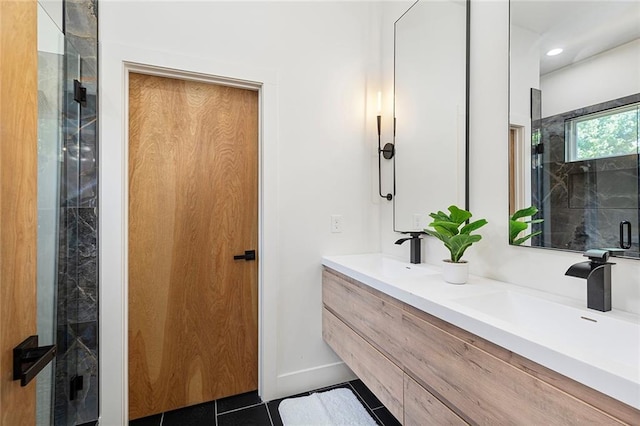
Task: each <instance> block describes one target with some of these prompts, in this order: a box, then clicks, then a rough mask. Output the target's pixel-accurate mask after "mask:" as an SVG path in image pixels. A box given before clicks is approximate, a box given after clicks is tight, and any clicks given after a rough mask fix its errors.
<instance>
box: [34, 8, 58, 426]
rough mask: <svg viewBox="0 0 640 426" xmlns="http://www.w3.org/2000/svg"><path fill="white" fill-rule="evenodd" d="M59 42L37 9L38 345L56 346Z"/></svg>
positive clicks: (48, 376) (45, 416)
mask: <svg viewBox="0 0 640 426" xmlns="http://www.w3.org/2000/svg"><path fill="white" fill-rule="evenodd" d="M63 68H64V36H63V34H62V31H61V29H60V28H59V27H58V26H57V25H56V24H55V22H54V20H53V19H51V17H50V16H49V15H48V14H47V12H46V11H45V9H43V7H42V6H41V5H40V4H38V148H37V149H38V254H37V265H38V268H37V296H38V308H37V309H38V317H37V325H38V337H39V345H41V346H44V345H53V344H55V343H56V340H57V339H56V311H57V304H56V300H57V259H58V223H59V205H60V192H59V188H60V161H61V145H62V111H63V105H62V85H63ZM54 377H55V360H54V361H53V362H51V363H49V364H48V365H47V366H46V367H45V368H44V369H43V370H42V371H41V372H40V374H39V375H38V379H37V382H36V383H37V384H36V394H37V399H36V401H37V414H36V419H37V424H38V425H43V426H44V425H51V424H53V395H54V392H53V389H54V380H55V379H54Z"/></svg>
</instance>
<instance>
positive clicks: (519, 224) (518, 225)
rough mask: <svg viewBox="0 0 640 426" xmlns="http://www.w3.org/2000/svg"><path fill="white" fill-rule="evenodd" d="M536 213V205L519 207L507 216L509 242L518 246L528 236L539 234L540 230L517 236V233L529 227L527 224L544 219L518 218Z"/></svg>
mask: <svg viewBox="0 0 640 426" xmlns="http://www.w3.org/2000/svg"><path fill="white" fill-rule="evenodd" d="M537 213H538V208H537V207H536V206H531V207H527V208H526V209H520V210H518V211H517V212H515V213H514V214H512V215H511V216H510V217H509V244H512V245H516V246H519V245H520V244H522V243H524V242H525V241H527V240H528V239H530V238H533V237H535V236H536V235H540V234H541V233H542V231H536V232H532V233H531V234H527V235H524V236H522V237H519V238H518V235H519V234H520V233H521V232H522V231H524V230H525V229H527V228H528V227H529V224H533V223H542V222H544V219H531V220H519V219H523V218H525V217H530V216H535V215H536V214H537Z"/></svg>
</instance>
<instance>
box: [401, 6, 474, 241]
mask: <svg viewBox="0 0 640 426" xmlns="http://www.w3.org/2000/svg"><path fill="white" fill-rule="evenodd" d="M423 1H428V0H423ZM450 1H451V0H450ZM463 1H464V4H465V14H466V16H465V96H464V101H465V107H464V113H465V118H464V127H465V129H464V144H463V146H464V150H465V152H464V209H465V210H469V150H470V145H469V98H470V95H469V86H470V70H471V66H470V56H471V0H463ZM419 2H420V0H416V1H415V2H414V3H413V4H412V5H411V6H410V7H409V8H408V9H407V10H406V11H405V12H404V13H403V14H402V15H400V17H399V18H398V19H397V20H396V21H395V22H394V24H393V71H394V73H393V117H394V129H393V145H394V147H395V155H394V157H393V231H394V232H398V233H401V234H409V233H416V232H418V231H417V230H402V229H398V227H397V226H396V217H397V216H396V214H397V212H396V207H397V205H396V184H397V180H396V158H397V156H398V151H397V143H396V131H395V119H396V118H395V117H396V81H397V73H396V65H397V57H396V50H397V48H396V45H397V35H396V33H397V28H396V27H397V25H398V22H399V21H400V20H401V19H402V18H403V17H404V16H405V15H406V14H407V13H409V11H411V9H412V8H413V7H414V6H416V5H417V4H418V3H419ZM419 232H420V233H422V234H425V232H424V231H422V230H420V231H419Z"/></svg>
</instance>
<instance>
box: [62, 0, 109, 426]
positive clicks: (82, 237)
mask: <svg viewBox="0 0 640 426" xmlns="http://www.w3.org/2000/svg"><path fill="white" fill-rule="evenodd" d="M64 11H65V16H64V20H65V21H64V22H65V24H64V27H65V28H64V31H65V71H66V74H65V104H66V107H65V118H64V124H63V127H64V152H63V154H64V155H63V165H62V177H61V188H60V196H61V200H60V206H61V208H60V228H59V232H60V234H59V259H58V294H57V296H58V302H57V327H56V332H57V343H58V356H57V357H56V377H55V381H56V386H55V401H54V424H55V425H80V424H86V423H93V422H95V421H96V420H97V418H98V298H97V297H98V257H97V253H98V226H97V222H98V218H97V206H98V189H97V188H98V179H97V176H98V155H97V148H98V145H97V143H98V141H97V99H98V97H97V81H98V74H97V73H98V66H97V63H98V62H97V58H98V56H97V55H98V53H97V48H98V46H97V37H98V31H97V28H98V27H97V25H98V4H97V0H65V8H64ZM74 79H77V80H79V81H80V82H81V83H82V85H83V86H84V87H86V88H87V102H86V104H85V105H82V106H80V105H79V104H78V103H77V102H75V101H74V100H73V80H74ZM80 376H81V377H82V380H83V386H82V389H79V390H77V392H75V394H72V391H71V386H70V383H71V380H72V379H73V378H74V377H80Z"/></svg>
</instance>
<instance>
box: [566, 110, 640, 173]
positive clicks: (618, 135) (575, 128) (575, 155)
mask: <svg viewBox="0 0 640 426" xmlns="http://www.w3.org/2000/svg"><path fill="white" fill-rule="evenodd" d="M639 114H640V103H635V104H631V105H625V106H623V107H618V108H612V109H608V110H606V111H600V112H596V113H592V114H586V115H582V116H580V117H575V118H572V119H569V120H567V121H566V122H565V141H566V142H565V143H566V148H567V149H566V152H567V158H566V160H567V161H583V160H592V159H596V158H604V157H615V156H619V155H628V154H637V153H638V125H639V121H640V120H639Z"/></svg>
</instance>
